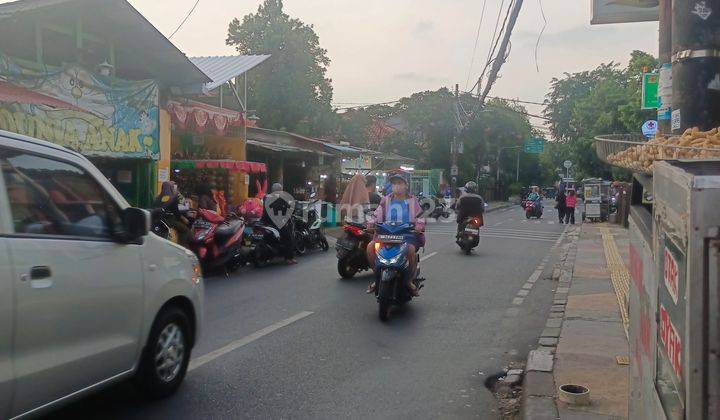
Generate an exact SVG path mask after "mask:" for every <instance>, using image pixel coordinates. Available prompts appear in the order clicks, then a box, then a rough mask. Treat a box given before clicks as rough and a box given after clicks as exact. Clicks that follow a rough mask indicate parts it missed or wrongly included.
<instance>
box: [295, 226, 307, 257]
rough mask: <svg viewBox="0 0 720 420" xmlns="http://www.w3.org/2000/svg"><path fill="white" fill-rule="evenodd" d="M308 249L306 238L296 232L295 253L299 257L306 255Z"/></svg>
mask: <svg viewBox="0 0 720 420" xmlns="http://www.w3.org/2000/svg"><path fill="white" fill-rule="evenodd" d="M306 251H307V247H306V246H305V238H304V237H303V235H302V234H301V233H299V232H295V253H296V254H298V255H305V252H306Z"/></svg>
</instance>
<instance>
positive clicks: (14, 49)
mask: <svg viewBox="0 0 720 420" xmlns="http://www.w3.org/2000/svg"><path fill="white" fill-rule="evenodd" d="M0 22H2V23H1V24H0V39H2V40H3V41H2V46H1V47H0V48H2V51H3V52H4V53H6V54H8V55H11V56H14V57H17V58H24V59H26V60H30V61H34V60H35V56H36V51H35V31H34V27H35V23H38V24H39V25H40V27H41V28H43V37H42V42H43V44H45V43H47V45H44V48H43V54H44V55H47V54H50V55H53V54H54V55H55V56H60V57H61V58H62V59H65V58H66V59H67V61H74V60H75V59H76V51H77V49H76V46H75V42H76V40H78V39H79V40H81V41H80V42H83V48H82V49H81V50H80V52H81V54H82V55H83V57H82V58H83V59H84V60H83V61H87V62H84V63H81V64H83V65H85V66H97V65H98V64H100V63H101V62H102V61H103V60H105V59H107V60H110V59H111V57H110V56H111V53H110V52H111V51H112V52H113V53H114V56H115V59H116V63H113V64H114V65H115V71H116V75H117V76H118V77H119V78H122V79H126V80H142V79H154V80H156V81H158V82H160V83H161V84H164V85H167V86H183V85H192V84H199V83H206V82H209V81H210V78H209V77H208V76H206V75H205V74H204V73H203V72H202V71H201V70H200V69H199V68H197V67H196V66H195V65H194V64H193V63H192V62H190V60H189V59H188V58H187V57H186V56H185V54H183V53H182V51H180V50H179V49H178V48H177V47H176V46H175V45H173V43H172V42H170V40H168V39H167V38H166V37H165V36H164V35H163V34H162V33H160V31H158V30H157V29H156V28H155V27H154V26H153V25H152V24H151V23H150V22H149V21H148V20H147V19H145V17H144V16H143V15H142V14H140V12H138V11H137V10H136V9H135V8H134V7H133V6H132V5H130V3H128V2H127V1H126V0H20V1H15V2H11V3H3V4H0ZM78 28H79V29H80V31H79V32H78ZM66 38H67V40H66ZM44 64H47V65H56V64H54V63H44Z"/></svg>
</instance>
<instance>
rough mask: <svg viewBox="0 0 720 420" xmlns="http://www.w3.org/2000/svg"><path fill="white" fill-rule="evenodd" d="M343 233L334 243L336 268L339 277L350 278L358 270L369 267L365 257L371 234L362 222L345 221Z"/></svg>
mask: <svg viewBox="0 0 720 420" xmlns="http://www.w3.org/2000/svg"><path fill="white" fill-rule="evenodd" d="M343 231H344V232H345V235H344V236H343V237H342V238H340V239H338V241H337V242H336V243H335V250H336V252H337V258H338V262H337V270H338V274H340V277H342V278H344V279H350V278H352V277H353V276H354V275H355V274H356V273H357V272H358V271H365V270H369V269H370V265H369V264H368V258H367V246H368V244H369V243H370V241H371V240H372V235H370V234H369V233H367V232H366V231H365V225H364V224H362V223H355V222H346V224H345V226H343Z"/></svg>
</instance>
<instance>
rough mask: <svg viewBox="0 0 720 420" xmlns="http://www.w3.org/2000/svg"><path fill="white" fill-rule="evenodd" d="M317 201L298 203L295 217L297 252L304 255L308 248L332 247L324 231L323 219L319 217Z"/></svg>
mask: <svg viewBox="0 0 720 420" xmlns="http://www.w3.org/2000/svg"><path fill="white" fill-rule="evenodd" d="M315 203H317V201H312V202H310V203H305V204H303V203H297V205H296V208H295V212H294V213H293V219H294V222H295V252H296V253H297V254H298V255H303V254H305V252H306V251H307V250H308V249H314V248H320V249H322V250H323V251H327V250H328V249H330V244H328V241H327V238H326V237H325V234H324V233H323V231H322V222H323V220H322V219H321V218H320V217H318V214H317V210H316V209H315Z"/></svg>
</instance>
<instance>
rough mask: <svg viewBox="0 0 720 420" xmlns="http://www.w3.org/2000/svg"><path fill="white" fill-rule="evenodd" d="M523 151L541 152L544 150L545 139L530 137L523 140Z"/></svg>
mask: <svg viewBox="0 0 720 420" xmlns="http://www.w3.org/2000/svg"><path fill="white" fill-rule="evenodd" d="M523 150H524V151H525V153H542V152H543V150H545V139H541V138H531V139H527V140H525V144H524V145H523Z"/></svg>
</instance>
